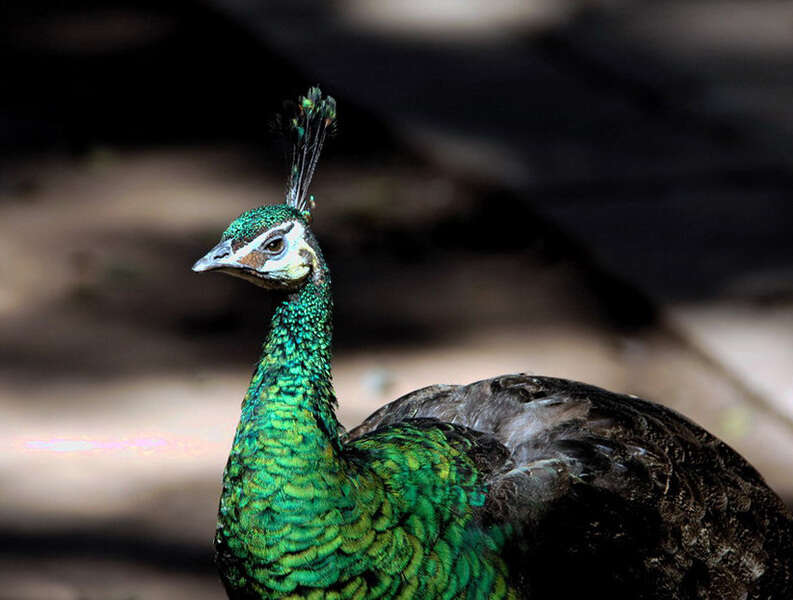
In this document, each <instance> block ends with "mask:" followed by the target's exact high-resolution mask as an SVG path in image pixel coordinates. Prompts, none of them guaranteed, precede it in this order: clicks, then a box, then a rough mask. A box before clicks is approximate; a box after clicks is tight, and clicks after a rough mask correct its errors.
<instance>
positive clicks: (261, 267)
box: [193, 87, 336, 291]
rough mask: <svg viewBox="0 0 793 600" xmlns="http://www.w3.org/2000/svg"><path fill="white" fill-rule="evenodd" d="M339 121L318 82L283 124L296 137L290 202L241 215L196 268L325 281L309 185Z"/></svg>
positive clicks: (289, 283) (265, 281)
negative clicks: (326, 138)
mask: <svg viewBox="0 0 793 600" xmlns="http://www.w3.org/2000/svg"><path fill="white" fill-rule="evenodd" d="M335 123H336V101H335V100H334V99H333V98H332V97H330V96H323V95H322V92H321V91H320V90H319V88H318V87H313V88H311V89H309V91H308V93H307V94H306V95H305V96H301V97H300V98H299V99H298V103H297V107H296V109H295V115H294V116H293V117H292V118H291V119H290V120H289V121H288V122H286V123H283V125H284V128H285V129H286V131H287V133H288V134H289V135H290V136H291V137H292V138H293V146H292V168H291V171H290V175H289V185H288V187H287V192H286V202H285V203H284V204H279V205H273V206H261V207H259V208H255V209H253V210H249V211H247V212H245V213H243V214H242V215H240V216H239V217H237V218H236V219H235V220H234V221H232V223H231V224H230V225H229V226H228V228H227V229H226V231H225V232H224V233H223V236H222V237H221V239H220V243H219V244H218V245H217V246H215V247H214V248H212V250H210V251H209V252H207V254H206V255H205V256H203V257H202V258H200V259H199V260H198V261H197V262H196V263H195V264H194V265H193V271H197V272H201V271H221V272H223V273H228V274H229V275H234V276H236V277H242V278H243V279H246V280H248V281H250V282H252V283H254V284H256V285H259V286H261V287H265V288H270V289H281V290H289V291H291V290H295V289H297V288H299V287H300V286H301V285H303V284H304V283H305V282H306V281H307V280H308V279H309V278H311V279H313V280H314V281H315V282H320V281H322V280H324V279H325V278H326V277H327V269H326V267H325V263H324V261H323V260H322V254H321V252H320V250H319V247H318V246H317V242H316V239H315V238H314V235H313V234H312V233H311V229H310V228H309V223H310V222H311V210H312V209H313V208H314V198H313V196H309V195H308V186H309V184H310V183H311V178H312V177H313V175H314V170H315V169H316V167H317V161H318V160H319V154H320V151H321V150H322V144H323V143H324V141H325V137H326V136H327V134H328V133H329V132H331V131H332V129H333V127H334V126H335Z"/></svg>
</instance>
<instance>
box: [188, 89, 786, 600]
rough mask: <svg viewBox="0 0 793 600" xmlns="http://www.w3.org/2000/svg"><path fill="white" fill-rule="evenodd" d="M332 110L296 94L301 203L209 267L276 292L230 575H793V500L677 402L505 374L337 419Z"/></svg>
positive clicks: (656, 583) (727, 596) (580, 592)
mask: <svg viewBox="0 0 793 600" xmlns="http://www.w3.org/2000/svg"><path fill="white" fill-rule="evenodd" d="M335 120H336V103H335V101H334V100H333V99H332V98H330V97H328V96H324V95H322V93H321V92H320V90H319V89H318V88H316V87H314V88H311V89H310V90H309V92H308V93H307V94H306V95H305V96H303V97H301V98H299V99H298V102H297V108H296V114H295V115H294V116H293V117H292V118H291V119H289V120H288V121H287V123H288V127H289V130H290V132H291V135H292V139H293V142H294V143H293V151H292V164H291V169H290V175H289V183H288V186H287V191H286V199H285V202H284V204H281V205H275V206H263V207H259V208H255V209H253V210H250V211H247V212H245V213H244V214H242V215H241V216H240V217H238V218H237V219H236V220H235V221H233V222H232V223H231V224H230V225H229V226H228V228H227V229H226V230H225V232H224V233H223V235H222V236H221V239H220V242H219V243H218V244H217V246H215V247H214V248H213V249H212V250H210V251H209V252H208V253H207V254H206V255H205V256H204V257H203V258H201V259H200V260H199V261H197V262H196V264H195V265H194V267H193V270H195V271H212V270H216V271H221V272H224V273H228V274H230V275H234V276H237V277H242V278H244V279H246V280H248V281H250V282H252V283H254V284H256V285H257V286H260V287H263V288H266V289H268V290H270V291H271V293H274V294H276V295H277V297H278V305H277V308H276V309H275V311H274V314H273V316H272V321H271V328H270V331H269V334H268V336H267V338H266V341H265V343H264V347H263V349H262V354H261V357H260V359H259V361H258V363H257V365H256V369H255V371H254V373H253V376H252V377H251V381H250V384H249V386H248V390H247V393H246V395H245V398H244V400H243V404H242V409H241V416H240V421H239V425H238V427H237V431H236V434H235V437H234V441H233V444H232V448H231V452H230V455H229V459H228V463H227V465H226V469H225V471H224V474H223V490H222V492H221V498H220V506H219V512H218V524H217V532H216V536H215V548H216V563H217V565H218V568H219V571H220V575H221V578H222V580H223V583H224V586H225V588H226V591H227V593H228V595H229V597H230V598H235V599H237V598H239V599H275V598H289V599H292V600H297V599H300V598H311V599H320V598H324V599H336V600H341V599H374V598H382V599H391V598H402V599H408V598H415V599H425V600H433V599H441V598H443V599H447V600H448V599H452V598H454V599H466V600H478V599H494V600H499V599H519V598H522V599H532V600H545V599H551V598H552V599H554V600H564V599H568V598H569V599H572V598H575V599H578V600H580V599H582V598H600V597H604V598H610V599H612V600H616V599H625V600H627V599H631V600H642V599H644V600H661V599H670V600H671V599H677V600H686V599H692V600H693V599H695V598H696V599H699V600H715V599H717V598H718V599H719V600H739V599H741V600H744V599H758V600H759V599H760V598H764V599H766V598H775V599H780V600H781V599H782V598H791V597H793V519H791V516H790V514H789V513H788V512H787V510H786V509H785V507H784V506H783V504H782V502H781V501H780V500H779V498H778V497H777V496H776V495H775V494H774V493H773V492H772V491H771V490H770V489H769V488H768V486H767V485H766V484H765V482H764V481H763V479H762V477H761V476H760V475H759V474H758V473H757V472H756V471H755V470H754V469H753V468H752V467H751V466H750V465H749V464H748V463H747V462H746V461H745V460H744V459H743V458H742V457H740V456H739V455H738V454H737V453H736V452H734V451H733V450H732V449H731V448H729V447H728V446H726V445H725V444H724V443H723V442H721V441H720V440H718V439H717V438H715V437H714V436H712V435H711V434H709V433H708V432H707V431H705V430H703V429H702V428H700V427H698V426H697V425H695V424H694V423H692V422H690V421H689V420H687V419H686V418H685V417H682V416H681V415H679V414H677V413H676V412H674V411H671V410H669V409H667V408H664V407H662V406H660V405H657V404H653V403H650V402H646V401H644V400H640V399H638V398H635V397H629V396H623V395H620V394H614V393H611V392H608V391H605V390H602V389H599V388H595V387H592V386H587V385H584V384H580V383H575V382H571V381H565V380H561V379H552V378H547V377H534V376H528V375H522V374H518V375H503V376H500V377H495V378H493V379H489V380H485V381H480V382H477V383H473V384H470V385H464V386H458V385H436V386H431V387H428V388H424V389H421V390H417V391H416V392H413V393H411V394H408V395H407V396H404V397H402V398H399V399H397V400H395V401H394V402H392V403H390V404H388V405H386V406H385V407H383V408H381V409H380V410H378V411H377V412H375V413H374V414H373V415H371V416H370V417H369V418H368V419H366V420H365V421H364V422H363V423H362V424H361V425H360V426H359V427H357V428H355V429H354V430H352V431H350V432H349V433H344V432H343V431H342V430H341V429H340V427H339V424H338V421H337V419H336V414H335V408H336V397H335V394H334V391H333V386H332V382H331V368H330V360H331V336H332V326H331V317H332V310H333V306H332V301H331V289H330V286H331V280H330V274H329V271H328V267H327V265H326V263H325V260H324V258H323V256H322V252H321V250H320V247H319V244H318V243H317V240H316V238H315V237H314V235H313V233H312V232H311V229H310V222H311V211H312V209H313V208H314V202H313V198H312V196H311V195H309V192H308V189H309V184H310V182H311V179H312V177H313V175H314V171H315V169H316V166H317V161H318V159H319V154H320V151H321V149H322V145H323V142H324V141H325V139H326V136H327V135H328V133H329V132H330V131H331V130H332V128H333V127H334V124H335Z"/></svg>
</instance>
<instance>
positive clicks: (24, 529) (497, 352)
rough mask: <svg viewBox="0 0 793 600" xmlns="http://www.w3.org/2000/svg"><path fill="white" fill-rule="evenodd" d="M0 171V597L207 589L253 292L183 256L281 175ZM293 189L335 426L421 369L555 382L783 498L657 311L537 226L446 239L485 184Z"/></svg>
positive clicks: (449, 376) (404, 167)
mask: <svg viewBox="0 0 793 600" xmlns="http://www.w3.org/2000/svg"><path fill="white" fill-rule="evenodd" d="M4 181H6V182H7V184H6V186H5V187H4V189H3V190H2V195H3V202H2V204H0V223H2V225H1V227H2V235H1V236H0V249H2V252H3V256H4V258H5V260H4V261H3V262H2V264H1V265H0V280H1V281H2V287H0V337H2V340H3V343H2V347H1V348H0V352H2V362H1V363H0V409H1V410H2V414H3V419H2V422H0V440H1V441H0V445H2V452H0V481H2V487H3V494H2V498H1V499H0V531H2V533H3V536H4V540H6V542H5V543H6V545H7V547H12V548H13V549H14V550H13V552H10V553H3V554H2V555H0V579H2V581H0V598H2V599H9V600H10V599H16V600H20V599H33V598H54V599H60V598H64V599H77V598H82V599H89V598H90V599H93V598H96V599H102V600H104V599H107V600H122V599H131V598H153V599H157V598H171V599H174V598H193V599H195V598H221V597H223V594H222V590H221V588H220V585H219V583H218V581H217V578H216V576H215V574H214V571H213V568H212V565H211V538H212V534H213V528H214V522H215V508H216V503H217V497H218V493H219V482H220V475H221V471H222V469H223V464H224V461H225V457H226V454H227V452H228V448H229V445H230V441H231V437H232V435H233V431H234V427H235V424H236V419H237V417H238V411H239V402H240V399H241V397H242V395H243V392H244V389H245V387H246V384H247V379H248V377H249V375H250V368H251V365H252V364H253V362H254V361H255V359H256V357H257V352H258V344H259V343H260V341H261V339H262V338H263V335H264V333H265V331H266V323H267V319H268V316H269V310H270V305H269V304H268V301H267V299H266V297H265V294H264V293H263V292H262V291H261V290H258V289H256V288H253V287H251V286H249V285H247V284H245V283H244V282H241V281H236V280H232V279H231V278H222V277H219V276H214V275H209V276H199V275H195V274H193V273H191V272H190V268H189V267H190V265H191V264H192V262H193V260H195V259H196V258H198V257H199V256H201V255H202V254H203V252H204V251H205V250H206V249H207V248H209V247H211V245H212V244H213V243H214V242H215V240H216V238H217V237H218V235H219V233H220V232H221V231H222V229H223V228H224V227H225V225H226V223H227V222H228V221H229V220H231V219H232V218H233V217H234V216H236V215H237V214H238V213H240V212H242V211H243V210H245V209H247V208H249V207H252V206H255V205H258V204H262V203H266V202H275V201H279V199H280V196H281V193H282V183H281V182H282V178H281V173H280V167H279V166H273V165H270V164H267V163H266V162H264V163H263V162H262V159H261V158H259V157H257V155H256V154H255V153H252V152H250V151H248V150H246V149H245V148H240V147H227V148H210V147H196V148H181V149H180V148H170V149H162V150H148V151H143V150H140V151H131V150H127V151H112V150H110V149H104V150H101V151H97V152H95V153H92V154H90V155H88V156H85V157H82V158H79V159H75V158H68V157H64V156H53V157H50V158H47V159H40V160H36V161H27V162H25V163H18V164H17V165H15V166H13V168H12V169H10V170H9V171H8V173H7V174H6V176H5V178H4ZM315 193H316V195H317V197H318V199H319V206H320V208H319V209H318V211H317V217H316V231H317V234H318V237H319V239H320V240H321V243H323V247H324V248H325V249H326V254H327V257H328V260H329V263H330V265H331V267H332V269H333V273H334V281H335V301H336V304H337V308H338V310H337V321H336V322H337V340H338V343H337V351H336V354H335V359H334V376H335V383H336V389H337V392H338V396H339V398H340V414H341V419H342V421H343V422H344V423H345V424H347V425H353V424H355V423H357V422H358V421H359V420H360V419H362V418H363V417H365V416H366V415H367V414H368V413H370V412H371V411H372V410H374V409H375V408H376V407H378V406H380V405H381V404H382V403H384V402H386V401H388V400H390V399H393V398H395V397H397V396H399V395H400V394H403V393H405V392H408V391H410V390H412V389H415V388H417V387H421V386H424V385H429V384H432V383H439V382H446V383H465V382H470V381H474V380H477V379H480V378H485V377H490V376H493V375H496V374H500V373H506V372H516V371H526V372H532V373H539V374H544V375H553V376H560V377H567V378H571V379H577V380H582V381H587V382H589V383H593V384H596V385H600V386H603V387H607V388H610V389H613V390H615V391H620V392H627V393H634V394H637V395H641V396H644V397H646V398H649V399H652V400H656V401H659V402H663V403H665V404H667V405H668V406H671V407H673V408H675V409H677V410H679V411H681V412H683V413H684V414H686V415H688V416H689V417H691V418H693V419H694V420H695V421H697V422H699V423H701V424H702V425H704V426H705V427H706V428H708V429H709V430H711V431H712V432H714V433H716V434H717V435H719V436H721V437H722V438H723V439H725V441H727V442H728V443H730V444H731V445H733V446H734V447H735V448H737V449H738V450H739V451H740V452H741V453H743V454H744V455H745V456H747V457H748V458H749V460H751V461H752V462H753V463H754V464H755V465H756V466H757V467H758V469H759V470H760V471H761V472H762V473H763V474H764V475H765V476H766V477H767V479H768V481H769V483H770V484H771V485H772V486H773V487H774V488H775V489H776V490H777V491H778V492H779V493H780V494H782V495H783V496H784V497H786V498H793V480H791V478H790V476H789V473H790V465H791V464H793V435H792V433H793V429H792V428H791V425H790V422H789V421H787V420H785V419H784V418H780V416H779V414H778V413H777V412H775V411H774V410H772V409H770V408H769V405H767V404H765V403H763V402H762V401H758V397H757V395H756V394H754V393H753V392H752V391H751V390H750V389H748V388H747V387H746V386H745V385H744V380H743V379H742V378H741V377H740V376H737V375H736V374H735V373H732V372H730V371H729V370H728V369H725V367H724V365H723V363H722V362H720V361H718V360H714V358H713V357H711V356H709V355H708V353H707V352H705V351H703V349H702V348H700V347H698V346H697V345H696V344H692V343H690V342H689V341H687V339H686V338H685V336H682V335H681V334H680V333H679V330H678V329H676V328H675V327H673V326H670V325H669V320H668V319H667V318H666V316H665V315H664V314H663V312H661V313H660V314H654V310H653V307H652V304H651V303H650V305H649V308H647V307H644V308H642V311H645V312H648V311H649V312H648V316H647V318H645V319H643V320H642V322H641V323H638V324H637V323H635V322H630V323H625V322H621V320H620V318H619V314H620V310H622V307H623V305H622V304H620V302H625V299H624V298H622V299H619V300H617V301H615V299H614V294H613V293H607V292H604V290H608V289H609V288H608V285H607V283H608V282H606V283H604V282H603V280H602V276H603V275H602V274H600V273H597V272H594V271H593V268H592V265H591V264H589V263H588V262H587V261H586V260H581V257H580V254H578V253H577V252H576V251H573V250H570V249H569V248H568V246H567V242H566V241H565V240H564V239H563V238H559V237H558V236H557V234H555V233H553V232H550V233H548V232H544V231H543V228H542V226H541V225H542V224H541V223H540V224H539V225H535V226H529V225H527V226H525V227H523V228H522V229H518V230H516V231H517V232H513V233H510V232H509V230H508V235H514V236H516V237H520V235H524V238H522V239H513V240H511V241H510V240H507V241H506V242H505V241H504V240H500V241H499V240H496V241H493V240H484V241H482V240H476V239H472V238H471V237H470V236H468V234H467V231H468V230H467V229H466V223H468V222H470V221H471V219H474V220H475V219H477V218H478V217H477V215H479V214H480V213H479V212H477V211H481V210H482V206H486V207H490V208H491V209H492V208H494V207H495V208H498V207H499V206H501V205H500V204H499V203H508V198H501V197H498V196H496V197H493V196H492V195H490V196H489V195H486V194H484V195H483V192H482V190H479V189H475V188H471V187H466V186H463V185H461V184H459V183H457V182H455V181H454V180H452V179H449V178H446V177H444V176H442V175H439V174H438V173H437V172H432V171H428V170H427V169H425V168H422V167H421V166H417V165H414V164H404V163H399V164H386V165H384V166H383V167H381V168H377V169H374V168H368V169H366V168H363V169H362V168H360V167H355V168H352V167H349V166H347V165H345V164H342V163H339V162H335V163H334V162H331V163H330V164H328V165H326V168H325V170H324V171H323V172H322V174H321V175H320V176H319V177H318V180H317V185H316V189H315ZM521 232H522V234H521ZM644 301H645V300H642V299H641V297H640V296H637V300H636V302H644ZM615 303H616V304H615ZM639 312H641V311H639ZM760 400H762V399H760Z"/></svg>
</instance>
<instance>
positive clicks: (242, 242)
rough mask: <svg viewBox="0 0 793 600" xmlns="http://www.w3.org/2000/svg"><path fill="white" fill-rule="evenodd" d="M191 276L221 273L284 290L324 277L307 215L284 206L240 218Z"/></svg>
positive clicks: (323, 269) (195, 266) (268, 208)
mask: <svg viewBox="0 0 793 600" xmlns="http://www.w3.org/2000/svg"><path fill="white" fill-rule="evenodd" d="M193 271H197V272H201V271H220V272H222V273H228V274H229V275H234V276H236V277H241V278H243V279H246V280H248V281H250V282H251V283H254V284H256V285H258V286H261V287H265V288H270V289H281V290H294V289H297V288H298V287H300V286H301V285H302V284H303V283H305V281H306V280H307V279H308V278H309V277H311V278H312V279H314V280H315V281H319V280H321V279H324V278H325V277H326V271H325V265H324V262H323V261H322V258H321V253H320V251H319V247H318V246H317V242H316V240H315V238H314V235H313V234H312V233H311V230H310V228H309V226H308V220H307V218H306V216H305V215H304V214H301V212H300V211H298V210H297V209H295V208H294V207H291V206H287V205H286V204H279V205H274V206H261V207H259V208H254V209H253V210H249V211H247V212H245V213H243V214H242V215H240V216H239V217H237V218H236V219H235V220H234V221H232V223H231V224H230V225H229V226H228V228H227V229H226V231H225V232H224V233H223V236H222V237H221V239H220V243H219V244H218V245H217V246H215V247H214V248H212V250H210V251H209V252H207V253H206V255H204V256H203V257H202V258H200V259H199V260H198V261H197V262H196V263H195V264H194V265H193Z"/></svg>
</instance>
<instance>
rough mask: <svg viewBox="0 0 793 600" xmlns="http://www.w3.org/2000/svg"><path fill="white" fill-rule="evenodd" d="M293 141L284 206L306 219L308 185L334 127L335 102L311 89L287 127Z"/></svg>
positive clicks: (310, 203)
mask: <svg viewBox="0 0 793 600" xmlns="http://www.w3.org/2000/svg"><path fill="white" fill-rule="evenodd" d="M286 125H287V127H288V129H289V131H290V134H291V136H292V138H293V146H292V166H291V170H290V172H289V185H288V187H287V190H286V205H287V206H291V207H293V208H295V209H297V210H298V211H300V212H301V213H303V214H304V215H306V216H310V213H311V209H312V208H313V206H314V198H313V196H309V195H308V186H309V185H310V184H311V178H312V177H313V176H314V171H315V170H316V168H317V162H318V161H319V154H320V151H321V150H322V144H323V143H324V142H325V137H326V136H327V135H328V133H330V132H332V131H333V129H334V127H335V125H336V100H335V99H334V98H333V97H331V96H323V95H322V92H321V91H320V89H319V88H318V87H312V88H310V89H309V90H308V93H307V94H306V95H305V96H300V98H298V101H297V111H296V114H295V115H294V116H293V117H292V119H291V120H290V121H289V123H287V124H286Z"/></svg>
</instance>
